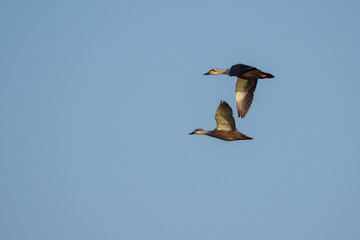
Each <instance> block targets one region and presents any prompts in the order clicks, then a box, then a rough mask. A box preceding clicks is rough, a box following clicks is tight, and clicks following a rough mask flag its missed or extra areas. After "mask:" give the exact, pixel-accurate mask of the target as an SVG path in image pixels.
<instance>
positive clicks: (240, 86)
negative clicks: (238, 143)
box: [235, 78, 257, 118]
mask: <svg viewBox="0 0 360 240" xmlns="http://www.w3.org/2000/svg"><path fill="white" fill-rule="evenodd" d="M256 85H257V80H246V79H242V78H238V80H237V82H236V87H235V91H236V107H237V111H238V116H239V117H240V116H241V118H244V117H245V115H246V113H247V112H248V111H249V108H250V106H251V103H252V101H253V98H254V92H255V89H256Z"/></svg>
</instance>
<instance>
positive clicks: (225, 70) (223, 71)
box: [212, 69, 230, 75]
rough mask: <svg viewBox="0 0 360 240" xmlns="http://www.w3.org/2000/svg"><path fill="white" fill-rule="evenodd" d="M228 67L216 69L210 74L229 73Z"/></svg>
mask: <svg viewBox="0 0 360 240" xmlns="http://www.w3.org/2000/svg"><path fill="white" fill-rule="evenodd" d="M229 71H230V69H216V70H215V71H214V73H213V74H212V75H218V74H226V75H228V74H229Z"/></svg>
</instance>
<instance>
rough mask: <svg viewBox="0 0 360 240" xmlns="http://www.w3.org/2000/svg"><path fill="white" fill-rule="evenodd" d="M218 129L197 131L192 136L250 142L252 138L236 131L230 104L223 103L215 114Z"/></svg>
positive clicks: (199, 129)
mask: <svg viewBox="0 0 360 240" xmlns="http://www.w3.org/2000/svg"><path fill="white" fill-rule="evenodd" d="M215 120H216V124H217V126H216V128H215V129H214V130H213V131H205V130H203V129H201V128H198V129H195V130H194V131H193V132H191V133H189V135H191V134H200V135H208V136H210V137H215V138H219V139H221V140H225V141H236V140H249V139H252V138H251V137H248V136H246V135H245V134H242V133H241V132H239V131H238V130H237V129H236V126H235V120H234V117H233V112H232V109H231V107H230V106H229V104H228V103H227V102H225V101H221V102H220V105H219V107H218V108H217V110H216V114H215Z"/></svg>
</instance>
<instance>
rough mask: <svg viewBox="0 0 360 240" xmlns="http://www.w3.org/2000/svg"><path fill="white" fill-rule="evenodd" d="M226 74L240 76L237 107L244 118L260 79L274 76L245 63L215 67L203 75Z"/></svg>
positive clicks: (239, 114)
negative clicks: (228, 67)
mask: <svg viewBox="0 0 360 240" xmlns="http://www.w3.org/2000/svg"><path fill="white" fill-rule="evenodd" d="M219 74H226V75H229V76H231V77H233V76H236V77H237V78H238V80H237V82H236V86H235V91H236V107H237V111H238V116H239V117H240V116H241V118H244V117H245V115H246V113H247V112H248V110H249V108H250V106H251V103H252V101H253V98H254V92H255V89H256V84H257V82H258V79H262V78H274V75H272V74H270V73H266V72H263V71H261V70H259V69H257V68H255V67H252V66H248V65H245V64H236V65H234V66H232V67H231V68H230V69H218V68H213V69H211V70H210V71H209V72H207V73H204V74H203V75H219Z"/></svg>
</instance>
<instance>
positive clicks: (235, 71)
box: [229, 64, 257, 77]
mask: <svg viewBox="0 0 360 240" xmlns="http://www.w3.org/2000/svg"><path fill="white" fill-rule="evenodd" d="M254 69H257V68H254V67H252V66H249V65H245V64H236V65H233V66H232V67H231V68H230V70H229V76H231V77H233V76H239V75H241V74H244V73H246V72H248V71H250V70H254Z"/></svg>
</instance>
